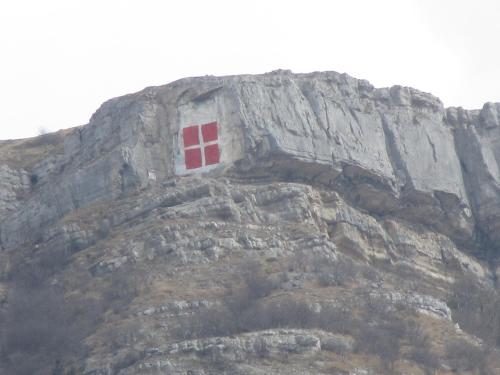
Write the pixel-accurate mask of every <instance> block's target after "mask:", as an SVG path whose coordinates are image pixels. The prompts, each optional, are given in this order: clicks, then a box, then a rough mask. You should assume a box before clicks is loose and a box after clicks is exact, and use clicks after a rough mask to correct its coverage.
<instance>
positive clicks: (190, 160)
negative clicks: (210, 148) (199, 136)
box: [184, 148, 201, 169]
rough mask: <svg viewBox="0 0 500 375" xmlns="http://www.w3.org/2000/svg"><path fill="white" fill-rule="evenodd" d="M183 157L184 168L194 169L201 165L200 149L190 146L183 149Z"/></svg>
mask: <svg viewBox="0 0 500 375" xmlns="http://www.w3.org/2000/svg"><path fill="white" fill-rule="evenodd" d="M184 158H185V160H186V169H195V168H200V167H201V149H200V148H191V149H188V150H184Z"/></svg>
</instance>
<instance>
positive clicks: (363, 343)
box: [356, 325, 401, 372]
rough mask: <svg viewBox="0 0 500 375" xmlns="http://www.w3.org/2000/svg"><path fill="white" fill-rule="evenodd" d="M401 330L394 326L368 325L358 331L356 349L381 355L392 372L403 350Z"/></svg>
mask: <svg viewBox="0 0 500 375" xmlns="http://www.w3.org/2000/svg"><path fill="white" fill-rule="evenodd" d="M400 339H401V337H400V335H399V332H398V331H397V330H396V331H393V330H392V327H391V326H389V325H386V326H385V327H380V326H375V327H370V326H367V327H365V328H363V329H361V330H360V331H359V332H358V335H357V337H356V349H357V350H358V351H359V352H362V353H370V354H375V355H378V356H379V357H380V360H381V363H382V365H383V367H384V369H385V370H387V371H390V372H392V370H393V368H394V363H395V362H396V361H397V360H398V358H399V355H400V350H401V342H400Z"/></svg>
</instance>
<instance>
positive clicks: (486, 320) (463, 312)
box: [447, 276, 500, 345]
mask: <svg viewBox="0 0 500 375" xmlns="http://www.w3.org/2000/svg"><path fill="white" fill-rule="evenodd" d="M447 302H448V305H449V306H450V308H452V309H453V316H454V318H455V319H456V321H457V322H458V323H459V324H460V327H461V328H462V329H464V330H465V331H467V332H469V333H472V334H474V335H476V336H478V337H480V338H482V339H483V340H485V341H487V342H488V343H490V344H495V345H499V344H500V293H498V292H497V291H496V290H494V289H491V288H487V287H485V286H482V285H481V284H480V283H479V282H478V281H477V280H476V279H475V278H474V277H472V276H462V277H460V278H458V279H457V280H456V281H455V283H454V285H453V287H452V290H451V293H450V296H449V298H448V301H447Z"/></svg>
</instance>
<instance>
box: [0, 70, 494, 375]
mask: <svg viewBox="0 0 500 375" xmlns="http://www.w3.org/2000/svg"><path fill="white" fill-rule="evenodd" d="M499 163H500V103H497V104H492V103H487V104H485V105H484V107H483V108H482V109H481V110H473V111H468V110H464V109H462V108H444V107H443V105H442V103H441V101H440V100H439V99H438V98H436V97H434V96H432V95H430V94H427V93H423V92H420V91H418V90H415V89H412V88H407V87H401V86H394V87H391V88H381V89H378V88H374V87H373V86H372V85H370V84H369V83H368V82H367V81H364V80H357V79H354V78H352V77H350V76H348V75H346V74H338V73H335V72H316V73H310V74H293V73H291V72H289V71H276V72H271V73H268V74H264V75H257V76H250V75H248V76H246V75H245V76H229V77H211V76H206V77H198V78H186V79H182V80H179V81H176V82H173V83H171V84H168V85H166V86H160V87H151V88H147V89H145V90H143V91H141V92H139V93H136V94H131V95H127V96H124V97H120V98H116V99H112V100H110V101H108V102H106V103H104V104H103V105H102V106H101V108H99V109H98V110H97V112H96V113H94V115H93V116H92V118H91V119H90V122H89V123H88V124H87V125H85V126H81V127H76V128H72V129H69V130H65V131H61V132H58V133H54V134H48V135H44V136H40V137H38V138H33V139H28V140H15V141H2V142H0V249H1V252H0V273H1V275H2V279H3V280H4V281H3V284H2V285H5V288H6V290H8V288H9V287H12V285H13V281H12V280H13V279H15V277H14V276H13V273H15V272H17V271H16V270H17V269H18V268H19V267H20V265H22V264H24V263H26V262H29V263H34V264H36V266H37V267H38V266H40V264H45V263H44V262H46V259H51V257H57V258H64V259H65V261H64V262H63V264H61V265H58V267H53V268H51V270H50V272H48V274H47V276H46V277H45V276H44V278H43V280H42V281H43V282H44V283H52V284H54V283H55V284H57V285H60V286H61V288H62V289H63V290H64V293H65V295H72V296H74V297H75V298H77V299H82V298H84V297H85V298H88V297H89V296H90V295H92V296H93V297H92V298H94V299H96V300H103V299H106V298H108V297H109V296H108V297H106V296H105V293H104V292H103V290H105V289H106V288H108V285H111V286H110V288H112V289H113V288H120V286H117V285H114V284H113V276H112V275H113V274H119V273H120V272H123V270H126V273H128V274H129V276H130V279H129V280H128V281H127V285H128V282H129V281H130V280H137V278H139V279H140V282H137V283H138V284H140V285H142V286H141V288H139V289H140V291H139V292H137V290H136V289H134V290H136V293H132V297H130V296H129V297H130V298H128V297H127V298H125V297H124V296H121V297H120V296H119V297H116V298H117V299H124V300H126V301H127V302H126V303H124V306H122V307H120V309H118V310H120V314H115V315H109V314H110V313H109V311H108V310H109V308H110V307H109V306H107V307H106V309H104V312H103V313H102V314H104V315H105V314H107V315H105V316H106V318H102V317H101V318H102V319H104V320H99V322H100V323H99V325H98V326H96V327H97V328H95V330H94V331H92V332H91V333H89V334H88V335H87V336H86V338H85V340H86V342H87V343H91V347H92V348H93V350H92V351H91V352H90V353H87V354H86V355H83V356H81V357H79V359H78V361H77V363H78V366H79V367H78V368H79V369H80V370H79V371H82V373H85V374H89V375H90V374H136V373H137V374H139V373H140V374H142V373H144V374H149V373H151V374H153V373H169V374H170V373H172V374H181V373H182V374H184V373H186V371H188V372H187V373H191V374H195V373H196V374H208V373H223V372H224V371H228V372H227V373H231V374H233V373H245V374H246V373H248V374H264V373H266V374H267V373H287V374H291V373H297V374H309V373H311V374H313V373H314V374H319V373H339V374H340V373H342V372H328V371H333V370H328V368H333V367H332V366H333V365H331V363H337V362H339V361H340V362H339V363H343V365H338V363H337V364H336V365H335V366H334V367H335V368H336V369H337V370H338V371H347V372H346V373H353V374H354V373H356V374H361V373H363V372H362V371H376V370H374V369H376V368H377V366H376V365H372V364H371V362H370V361H371V359H366V358H365V360H366V361H367V362H366V363H367V365H363V363H364V361H365V360H363V359H362V358H361V357H359V353H358V354H356V353H357V351H356V350H355V349H353V348H354V346H353V345H354V344H352V342H353V341H352V340H354V341H355V340H356V335H355V334H354V333H352V332H351V333H349V332H336V331H335V329H333V330H332V329H327V328H325V327H323V326H321V325H320V324H316V323H315V324H312V323H311V324H309V323H308V324H309V325H307V324H305V325H304V324H298V323H294V324H291V323H280V324H275V325H272V324H267V325H265V324H264V325H263V326H259V327H260V328H261V329H257V328H256V326H251V327H252V328H251V329H250V328H245V329H241V330H240V331H238V330H237V329H236V328H234V329H233V331H230V332H229V333H228V334H227V335H224V334H220V333H221V332H217V334H210V335H206V334H205V335H199V337H194V336H193V335H191V336H189V337H187V336H186V337H180V336H179V335H177V336H176V333H175V332H177V331H178V329H179V328H178V326H177V325H178V324H181V326H182V323H178V319H180V318H179V317H182V316H185V315H188V316H196V314H197V311H205V310H207V309H208V311H210V308H213V306H214V304H215V305H220V304H224V303H225V302H224V301H227V296H226V294H227V293H228V290H230V289H231V285H233V288H234V285H240V284H241V282H242V281H241V277H240V276H241V275H240V276H237V275H236V276H235V270H239V271H238V272H239V273H240V274H245V272H244V270H245V269H246V268H248V267H245V265H244V264H241V262H242V260H243V259H247V260H248V261H256V260H257V261H258V262H260V263H259V264H260V266H262V264H263V265H264V266H263V267H264V271H265V272H264V271H263V272H264V273H266V274H268V275H271V276H269V277H271V278H272V279H273V285H274V287H273V288H272V290H270V291H269V293H267V294H265V295H262V296H258V298H257V297H256V298H257V299H258V301H261V299H263V300H266V299H270V300H272V298H278V297H279V295H281V294H283V293H284V294H286V295H289V296H291V297H290V298H292V299H294V300H298V299H300V300H301V299H304V298H305V299H306V300H307V304H308V306H309V307H310V309H311V311H316V313H317V314H320V311H322V310H323V311H326V310H327V308H328V306H330V305H332V304H333V305H338V304H339V303H340V304H344V305H345V306H350V308H354V309H358V308H360V306H364V304H365V303H366V301H367V298H368V299H369V300H370V301H371V300H372V299H374V298H375V299H377V300H380V301H383V305H385V306H393V305H397V304H398V303H401V301H403V302H404V303H403V304H404V305H405V308H406V309H411V310H412V311H416V314H421V315H422V316H425V317H427V319H430V320H431V323H429V321H426V323H425V324H424V326H426V327H427V326H429V325H432V324H434V325H437V326H438V327H439V328H438V329H437V331H436V332H448V333H447V334H448V335H449V337H450V340H453V338H454V337H455V336H454V335H458V336H457V337H462V336H463V337H469V336H467V335H469V334H474V332H472V331H470V332H468V333H466V332H464V331H462V330H461V329H459V331H456V330H455V328H453V327H454V324H455V323H456V322H457V321H458V320H457V319H455V318H454V316H453V314H452V312H451V310H450V307H449V306H448V305H447V302H448V303H449V298H450V297H449V295H450V290H452V286H453V282H454V281H455V280H457V279H458V278H460V277H462V276H463V275H472V276H473V277H474V278H476V279H477V280H478V282H479V284H482V285H484V286H487V287H488V288H492V290H494V289H495V282H496V279H497V277H498V276H499V273H500V267H499V265H498V264H497V261H496V259H497V256H498V251H500V249H499V248H498V243H499V240H500V230H499V229H500V195H499V193H500V190H499V188H500V169H499ZM339 262H340V264H343V265H344V266H343V267H344V268H345V267H347V268H348V269H349V271H348V273H353V275H354V274H355V275H357V276H356V277H354V278H350V277H347V281H340V282H339V281H338V280H337V281H335V277H337V276H336V275H337V274H342V271H341V270H339V269H337V268H335V267H336V266H335V265H336V264H339ZM261 263H262V264H261ZM321 263H324V264H325V267H327V271H325V269H324V267H323V266H322V264H321ZM346 264H349V266H345V265H346ZM328 267H330V268H328ZM258 272H260V271H258ZM258 272H257V273H258ZM325 273H326V274H327V275H330V276H331V277H332V278H333V280H334V281H332V282H327V281H325V280H323V281H321V280H322V279H321V277H323V276H324V275H325ZM285 274H286V276H283V275H285ZM133 275H135V276H133ZM318 275H320V276H321V275H323V276H321V277H320V276H318ZM330 276H329V277H330ZM318 277H319V278H318ZM234 280H240V281H234ZM243 280H244V281H243V284H244V283H245V280H247V279H245V278H243ZM134 282H135V281H134ZM318 283H319V284H318ZM322 284H327V285H326V286H325V285H322ZM144 285H146V286H147V287H146V286H144ZM228 288H229V289H228ZM4 295H5V298H6V299H5V301H6V305H7V306H8V293H7V292H5V293H4ZM224 296H226V297H224ZM367 296H368V297H367ZM259 303H263V302H259ZM210 306H212V307H210ZM204 309H205V310H204ZM111 310H112V309H111ZM217 311H218V314H219V315H221V314H222V313H221V312H220V311H219V310H217ZM254 313H255V311H254ZM207 314H208V313H207ZM104 315H103V316H104ZM419 316H420V315H419ZM101 318H100V319H101ZM436 322H437V323H436ZM459 323H461V322H460V321H459ZM207 324H211V323H207ZM246 324H249V323H246ZM426 324H427V325H426ZM120 327H121V328H123V327H127V328H126V329H125V328H124V329H125V330H126V332H127V333H126V334H125V333H119V332H121V331H120V330H121V328H120ZM130 327H134V328H133V329H132V328H130ZM174 328H175V329H174ZM191 329H192V327H191ZM176 330H177V331H176ZM110 331H112V332H114V333H113V334H116V335H118V336H120V335H121V336H120V337H121V339H120V340H122V341H123V340H125V344H120V345H119V348H118V349H116V348H114V349H112V348H111V347H110V342H109V340H108V339H107V335H108V334H109V332H110ZM131 332H132V333H131ZM436 332H434V334H436ZM449 332H451V333H449ZM123 335H125V336H126V337H128V338H124V337H122V336H123ZM127 335H129V336H130V337H129V336H127ZM339 335H342V336H339ZM181 336H182V335H181ZM431 336H432V334H431ZM204 337H209V338H204ZM214 337H215V338H214ZM469 338H470V337H469ZM433 339H435V337H433ZM82 340H83V339H82ZM200 340H201V341H200ZM203 340H205V341H203ZM210 340H211V341H210ZM401 340H403V339H401ZM472 341H474V340H472ZM263 343H264V344H263ZM433 343H434V344H433V345H434V346H435V347H436V351H437V352H439V351H440V350H441V352H443V350H444V349H443V348H444V345H445V344H444V343H438V342H437V341H433ZM262 345H264V346H265V350H264V352H265V353H264V354H265V356H264V355H263V356H262V357H261V356H260V354H262V353H260V352H259V350H263V349H262ZM335 345H337V346H335ZM339 345H340V347H341V348H343V349H342V350H340V349H339V350H340V351H341V352H342V354H341V355H340V354H338V353H337V354H332V355H334V357H333V358H330V357H328V356H329V355H330V354H328V356H326V357H325V355H326V354H325V353H332V352H333V353H336V352H338V350H337V349H338V347H339ZM329 346H330V347H334V348H337V349H334V350H327V349H326V348H327V347H329ZM286 348H288V349H286ZM358 349H359V348H358ZM353 350H354V353H353ZM358 351H361V352H363V350H362V349H359V350H358ZM124 352H127V353H129V352H133V353H136V357H133V358H134V360H130V361H129V362H130V363H128V362H127V361H125V362H126V363H125V364H123V363H124V359H123V358H122V357H123V356H124V355H125V354H123V353H124ZM345 352H347V353H350V354H348V356H351V357H349V358H350V359H349V361H347V364H346V362H345V360H344V362H342V358H344V357H343V356H344V355H345ZM137 353H139V354H137ZM206 353H211V354H210V355H209V357H210V358H208V359H207V357H206V355H207V354H206ZM213 353H216V354H213ZM284 353H289V354H286V356H288V355H290V356H291V358H290V363H291V365H286V364H285V363H281V364H280V361H281V360H282V359H283V358H284V356H285V354H284ZM290 353H292V354H290ZM368 353H370V352H369V350H368ZM372 354H373V353H372ZM127 355H129V354H127ZM214 355H215V356H216V357H217V358H216V359H217V361H219V362H221V361H222V362H224V363H226V364H227V363H232V364H233V367H231V370H227V369H222V370H221V369H219V370H217V366H221V363H219V362H217V361H215V360H214V358H213V356H214ZM368 355H370V354H368ZM294 356H295V357H294ZM292 357H293V358H292ZM403 357H404V356H403V355H401V358H403ZM263 358H264V359H263ZM304 358H307V361H306V362H307V363H306V362H304ZM360 358H361V359H360ZM214 361H215V362H214ZM216 362H217V363H216ZM393 362H394V361H393ZM410 362H411V361H410ZM117 363H120V365H117ZM397 363H399V364H397V366H400V367H401V368H405V369H406V370H405V371H407V372H406V373H415V374H417V373H419V372H418V371H420V370H418V365H415V366H414V367H411V366H413V365H411V366H410V365H408V363H406V362H404V361H402V362H397ZM411 363H413V362H411ZM417 363H418V362H417ZM443 363H446V361H445V360H444V362H443ZM266 366H267V367H266ZM329 366H330V367H329ZM405 366H406V367H405ZM408 366H409V367H408ZM443 366H444V367H443ZM446 366H447V365H442V366H441V369H442V370H443V369H444V370H443V371H445V370H446V368H448V369H450V367H449V366H448V367H446ZM421 367H422V366H421ZM411 368H414V369H413V370H411ZM422 368H423V367H422ZM409 369H410V370H409ZM337 370H335V371H337ZM189 371H191V372H189ZM193 371H198V372H193ZM210 371H212V372H210ZM217 371H219V372H217ZM231 371H232V372H231ZM293 371H296V372H293ZM387 371H388V370H387ZM391 371H392V370H391ZM401 371H402V370H401ZM411 371H413V372H411ZM42 373H43V372H42ZM364 373H368V372H364ZM443 373H444V372H443Z"/></svg>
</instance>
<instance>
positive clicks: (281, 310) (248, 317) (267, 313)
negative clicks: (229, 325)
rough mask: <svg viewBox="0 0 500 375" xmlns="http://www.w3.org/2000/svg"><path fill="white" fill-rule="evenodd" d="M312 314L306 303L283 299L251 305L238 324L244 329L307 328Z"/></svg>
mask: <svg viewBox="0 0 500 375" xmlns="http://www.w3.org/2000/svg"><path fill="white" fill-rule="evenodd" d="M314 315H315V314H314V312H313V311H312V310H311V309H310V308H309V306H308V305H307V304H306V303H303V302H299V301H295V300H292V299H284V300H282V301H275V302H267V303H265V302H263V303H259V304H257V305H255V306H253V307H252V308H251V309H248V310H247V311H245V313H244V314H243V315H242V316H241V317H240V319H239V321H240V323H239V325H240V327H241V329H242V330H245V331H246V330H263V329H270V328H307V327H310V326H311V325H312V324H313V322H314Z"/></svg>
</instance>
